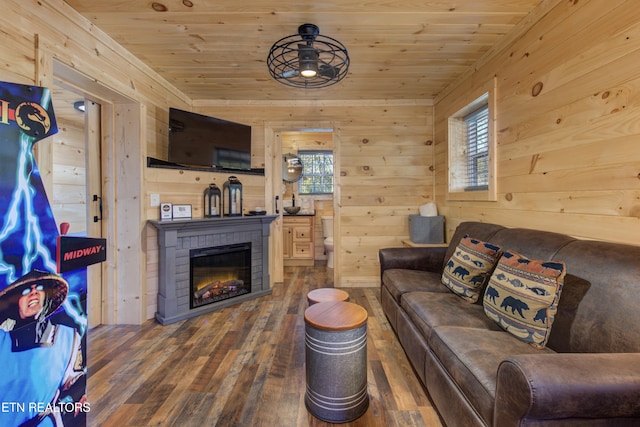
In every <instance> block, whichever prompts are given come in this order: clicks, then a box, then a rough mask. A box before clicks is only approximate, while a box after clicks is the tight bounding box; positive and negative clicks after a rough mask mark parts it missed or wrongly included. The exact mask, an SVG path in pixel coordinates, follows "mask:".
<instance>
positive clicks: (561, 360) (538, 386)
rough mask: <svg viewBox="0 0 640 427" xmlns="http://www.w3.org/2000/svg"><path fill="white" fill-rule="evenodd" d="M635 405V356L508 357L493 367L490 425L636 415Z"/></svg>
mask: <svg viewBox="0 0 640 427" xmlns="http://www.w3.org/2000/svg"><path fill="white" fill-rule="evenodd" d="M638 402H640V353H590V354H582V353H581V354H578V353H562V354H560V353H556V354H529V355H519V356H512V357H509V358H507V359H505V360H504V361H502V362H501V363H500V366H499V367H498V378H497V383H496V402H495V409H494V425H497V426H513V425H524V424H525V423H523V420H548V419H567V418H573V419H575V418H579V419H589V418H594V419H597V418H600V419H602V418H618V417H620V418H622V417H632V418H633V417H640V405H639V404H638ZM585 422H586V420H585Z"/></svg>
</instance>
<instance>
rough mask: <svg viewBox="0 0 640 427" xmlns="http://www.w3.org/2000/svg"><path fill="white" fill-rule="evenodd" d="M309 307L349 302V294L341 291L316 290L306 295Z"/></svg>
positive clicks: (332, 289) (334, 289)
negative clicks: (329, 302)
mask: <svg viewBox="0 0 640 427" xmlns="http://www.w3.org/2000/svg"><path fill="white" fill-rule="evenodd" d="M307 301H309V305H311V304H316V303H319V302H326V301H349V294H348V293H346V292H345V291H343V290H342V289H336V288H318V289H314V290H312V291H310V292H309V293H308V294H307Z"/></svg>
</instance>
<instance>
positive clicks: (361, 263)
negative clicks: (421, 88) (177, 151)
mask: <svg viewBox="0 0 640 427" xmlns="http://www.w3.org/2000/svg"><path fill="white" fill-rule="evenodd" d="M432 108H433V107H432V101H430V100H427V101H415V100H410V101H387V100H380V101H367V102H364V101H352V102H344V101H339V102H337V101H336V102H329V101H325V102H313V101H294V102H289V101H269V102H265V101H262V102H259V101H253V102H240V101H234V102H232V101H215V100H211V101H199V102H195V103H194V111H197V112H198V113H201V114H205V115H209V116H214V117H219V118H223V119H226V120H232V121H236V122H240V123H246V124H250V125H252V126H253V128H254V130H253V141H254V153H253V156H254V158H253V159H252V165H253V166H254V167H263V166H264V126H265V123H268V122H283V118H286V120H289V121H291V122H292V123H295V122H310V118H313V120H317V121H318V122H323V121H324V122H326V121H335V122H338V123H340V138H341V139H340V140H339V141H334V144H341V145H340V153H341V156H342V157H341V158H340V164H341V165H342V167H341V169H340V171H339V174H340V180H341V184H340V185H341V200H340V203H339V204H340V210H339V212H337V213H336V215H337V216H338V217H339V220H340V222H341V235H340V239H341V242H340V244H341V252H340V254H339V256H341V257H342V258H341V261H342V270H341V278H342V279H341V283H340V284H338V285H341V286H376V285H377V284H378V281H379V264H378V249H379V248H381V247H385V246H399V245H401V240H402V239H403V238H406V237H407V236H408V234H409V225H408V215H409V214H410V213H417V212H418V206H420V205H421V204H424V203H425V202H427V201H431V200H433V183H434V181H433V172H432V169H433V164H432V158H433V154H432V149H433V144H432V137H431V135H433V120H432ZM313 120H311V122H312V121H313ZM160 155H161V154H160ZM259 156H262V157H261V158H260V157H259ZM146 174H147V177H146V180H147V190H148V192H158V193H160V194H161V198H162V199H165V197H166V198H169V199H171V200H169V201H172V200H182V201H183V202H184V203H194V205H196V204H197V205H198V206H199V205H200V203H201V202H200V199H201V195H202V191H203V190H204V185H203V183H204V182H205V181H204V179H205V178H204V177H203V174H202V173H196V172H183V173H179V172H175V171H169V172H167V171H166V170H158V171H153V170H152V169H147V171H146ZM244 177H245V175H242V176H240V179H241V181H242V182H243V184H244V182H245V181H244V180H245V179H246V180H247V181H248V182H250V178H244ZM258 187H259V186H256V187H255V188H253V189H249V190H246V189H245V195H246V196H247V197H249V201H248V202H245V203H246V206H249V207H255V206H265V201H264V199H261V197H264V191H263V190H262V191H260V190H259V188H258ZM167 192H169V193H171V194H170V195H167ZM328 203H329V202H328V201H327V202H323V211H324V208H325V205H327V204H328ZM147 214H148V216H149V218H150V219H155V218H157V208H153V209H149V210H148V212H147ZM194 215H195V214H194ZM152 243H153V242H152V241H151V240H150V241H149V242H148V245H151V244H152ZM147 262H148V263H152V261H151V260H149V259H148V261H147ZM148 274H149V277H152V275H153V272H152V271H149V272H148ZM150 286H151V285H150Z"/></svg>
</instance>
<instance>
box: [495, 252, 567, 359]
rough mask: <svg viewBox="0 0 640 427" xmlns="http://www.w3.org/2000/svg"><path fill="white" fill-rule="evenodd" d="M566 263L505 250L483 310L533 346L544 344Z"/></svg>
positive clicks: (560, 289) (556, 303) (551, 321)
mask: <svg viewBox="0 0 640 427" xmlns="http://www.w3.org/2000/svg"><path fill="white" fill-rule="evenodd" d="M565 274H566V266H565V264H564V262H562V261H543V260H538V259H529V258H527V257H525V256H523V255H520V254H519V253H517V252H514V251H505V252H504V254H503V255H502V257H501V258H500V261H499V262H498V265H497V266H496V269H495V270H494V272H493V274H492V275H491V278H490V280H489V285H488V286H487V290H486V292H485V295H484V301H483V305H484V310H485V313H486V314H487V316H489V318H491V319H493V320H494V321H496V322H497V323H498V324H499V325H500V326H501V327H502V328H504V329H505V330H506V331H508V332H510V333H511V334H513V335H515V336H516V337H518V338H520V339H521V340H523V341H525V342H527V343H529V344H531V345H532V346H534V347H536V348H542V347H544V346H545V345H546V343H547V340H548V339H549V333H550V332H551V326H552V324H553V319H554V317H555V314H556V310H557V306H558V300H559V298H560V293H561V291H562V283H563V280H564V276H565Z"/></svg>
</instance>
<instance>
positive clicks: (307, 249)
mask: <svg viewBox="0 0 640 427" xmlns="http://www.w3.org/2000/svg"><path fill="white" fill-rule="evenodd" d="M291 252H292V253H291V257H292V258H305V259H307V258H309V259H313V245H312V244H311V243H294V244H293V251H291Z"/></svg>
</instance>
